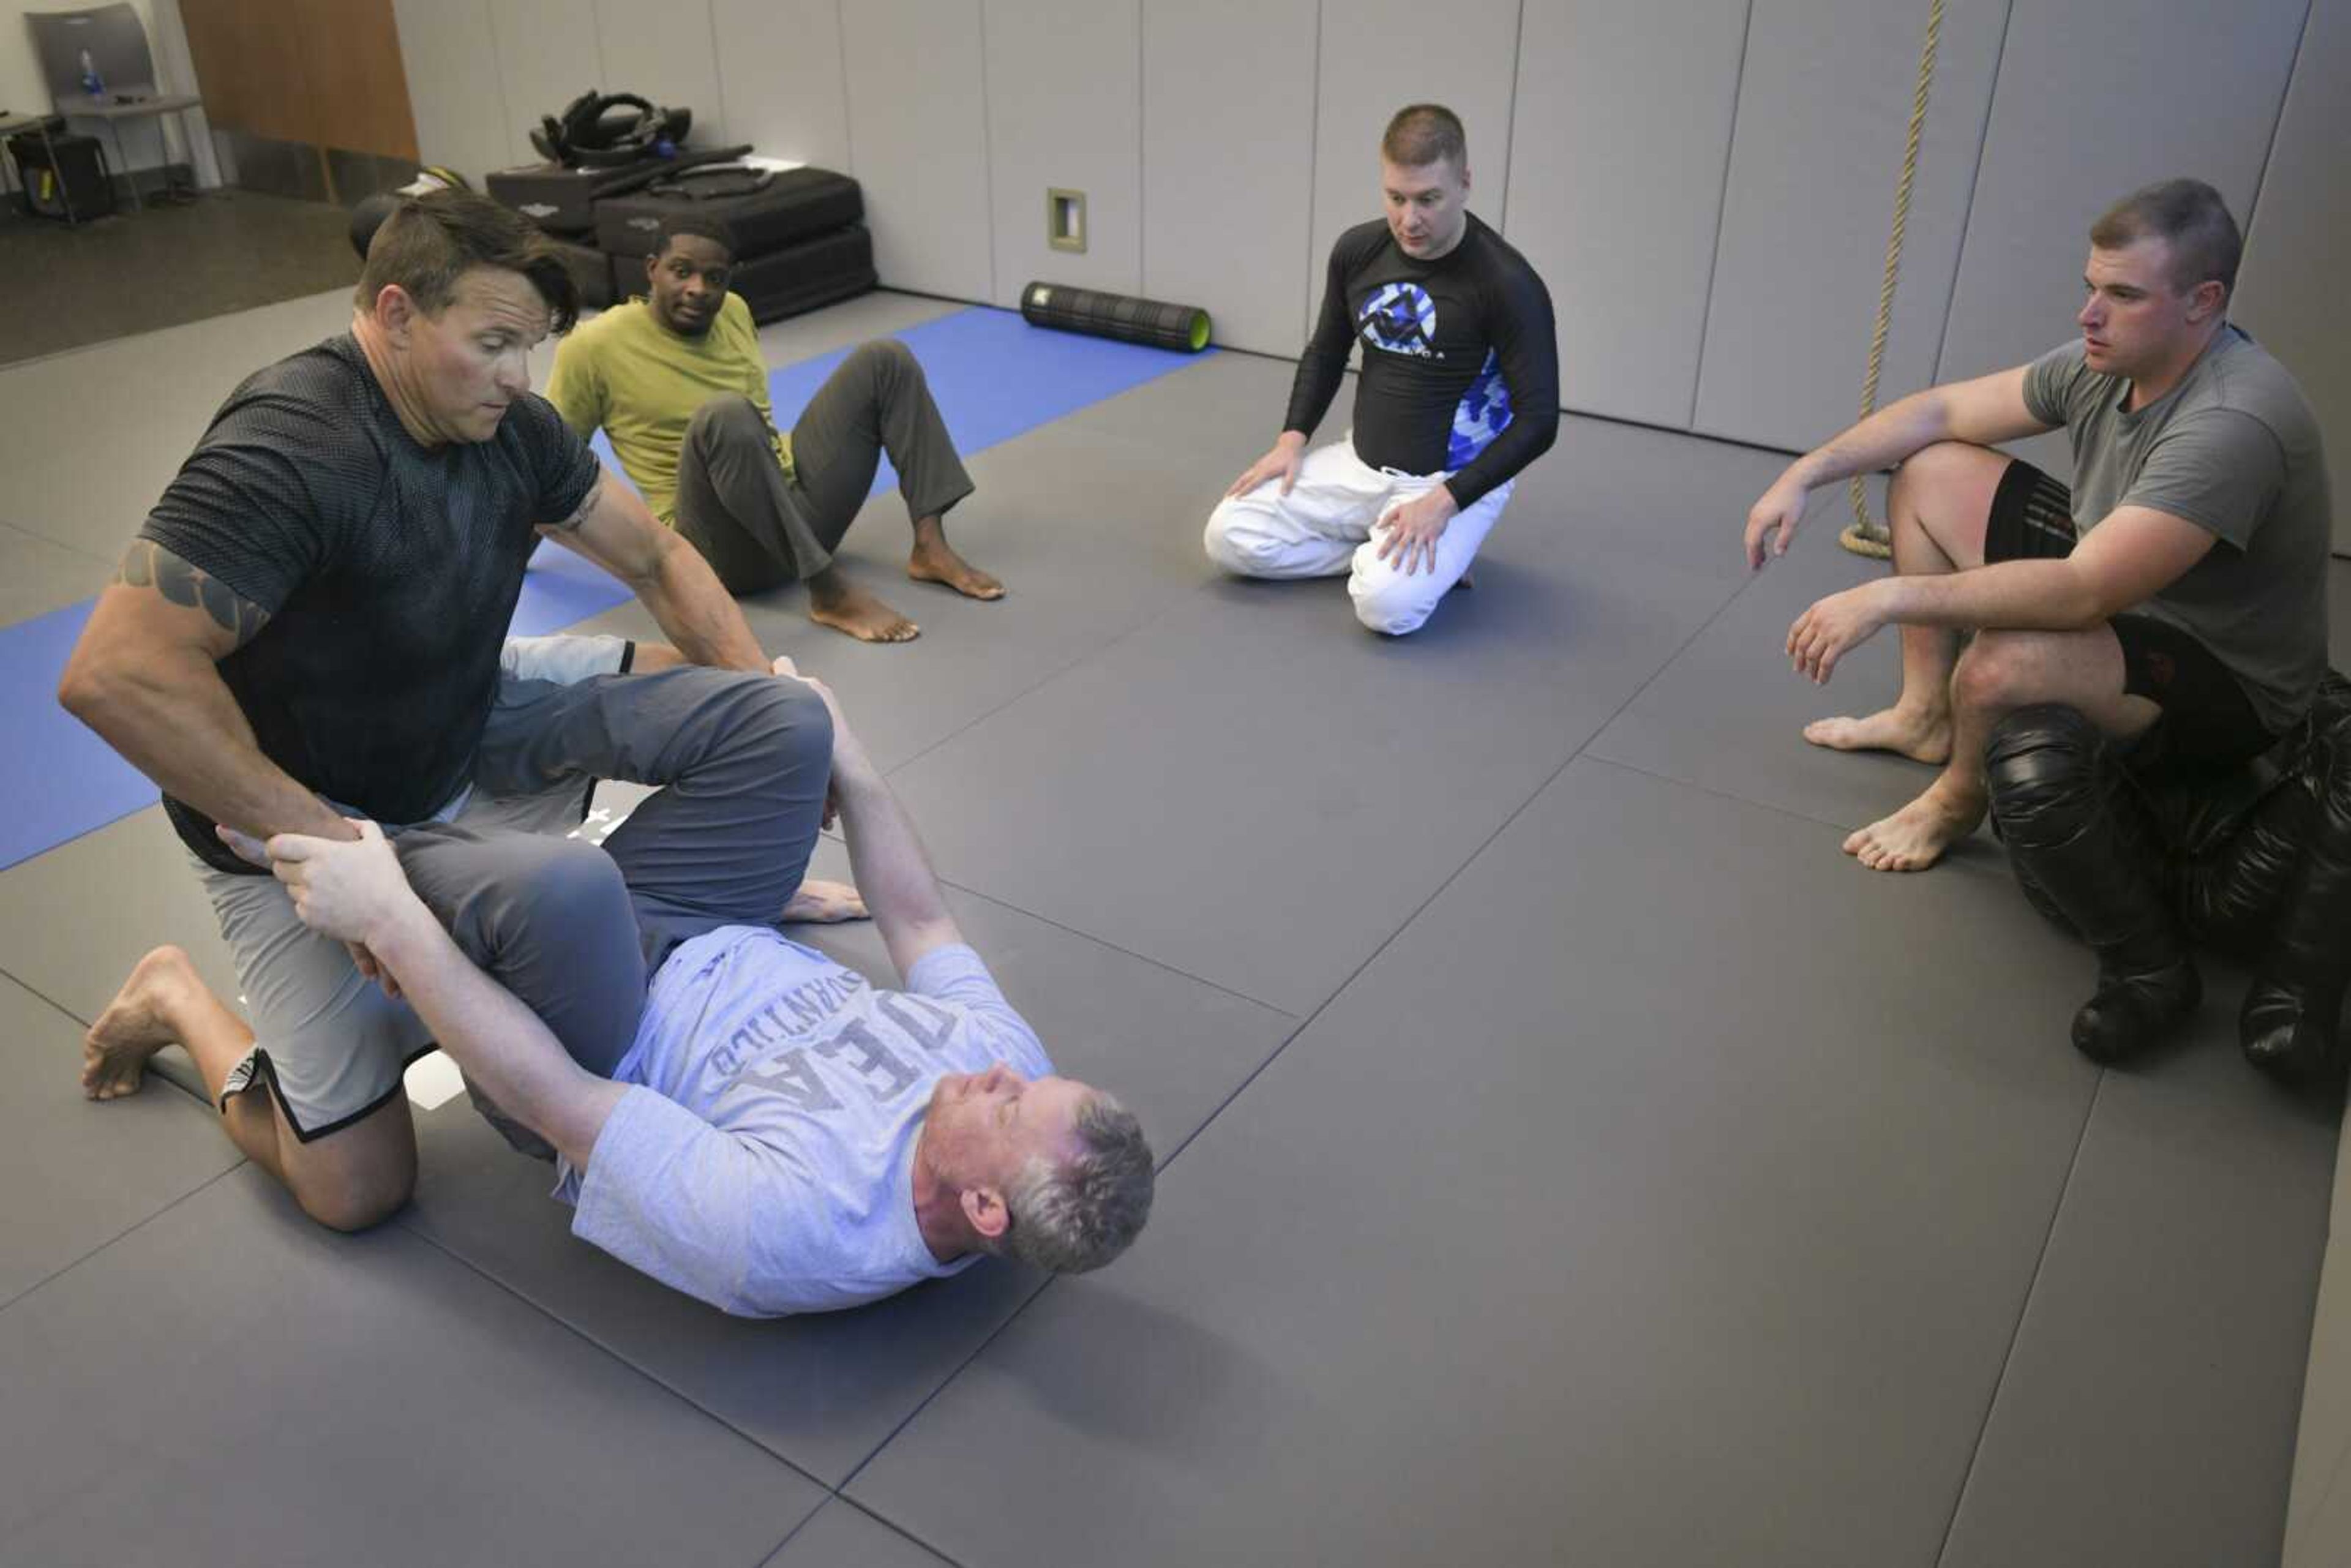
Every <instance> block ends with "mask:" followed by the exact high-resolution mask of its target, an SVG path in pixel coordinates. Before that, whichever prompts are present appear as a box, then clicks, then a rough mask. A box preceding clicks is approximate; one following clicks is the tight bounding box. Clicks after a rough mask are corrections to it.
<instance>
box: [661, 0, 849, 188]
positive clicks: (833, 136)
mask: <svg viewBox="0 0 2351 1568" xmlns="http://www.w3.org/2000/svg"><path fill="white" fill-rule="evenodd" d="M710 20H711V29H712V32H713V33H714V34H715V35H716V38H717V42H718V85H719V89H720V92H721V93H722V94H723V95H724V97H725V99H726V132H727V140H728V141H748V142H750V143H751V145H752V146H753V147H754V148H756V149H758V151H759V152H764V153H766V154H768V155H769V156H770V157H776V158H797V159H799V161H800V162H803V163H814V164H817V165H818V166H819V167H820V168H826V169H847V168H848V167H849V162H850V160H849V99H848V96H847V88H846V86H845V85H844V84H843V82H842V80H841V5H840V4H839V0H711V5H710ZM695 140H696V141H709V140H710V138H708V137H706V136H703V135H701V134H699V133H696V136H695Z"/></svg>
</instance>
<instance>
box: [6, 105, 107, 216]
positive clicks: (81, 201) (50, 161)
mask: <svg viewBox="0 0 2351 1568" xmlns="http://www.w3.org/2000/svg"><path fill="white" fill-rule="evenodd" d="M64 125H65V122H64V121H63V120H52V121H50V130H49V134H48V136H47V138H46V139H44V138H43V137H42V135H41V133H40V132H39V131H18V132H17V133H16V135H14V136H11V137H10V138H8V152H9V155H10V157H12V158H13V159H15V161H16V183H17V185H18V187H19V188H20V189H21V190H22V191H23V193H24V194H23V195H22V196H21V197H19V198H18V200H19V202H20V203H21V204H22V205H23V207H24V209H25V211H26V212H27V213H30V214H33V215H34V216H36V217H43V218H64V217H67V216H68V215H70V216H71V217H73V218H74V219H75V220H76V221H79V220H81V219H84V218H97V217H104V216H105V215H106V214H109V213H110V212H112V211H114V182H113V181H111V180H110V179H108V178H107V177H106V160H105V159H104V158H103V157H102V156H101V155H100V154H99V150H98V138H96V137H95V136H69V135H67V134H66V133H65V130H64ZM68 200H70V201H71V203H72V207H71V209H70V214H69V213H68V207H67V203H68Z"/></svg>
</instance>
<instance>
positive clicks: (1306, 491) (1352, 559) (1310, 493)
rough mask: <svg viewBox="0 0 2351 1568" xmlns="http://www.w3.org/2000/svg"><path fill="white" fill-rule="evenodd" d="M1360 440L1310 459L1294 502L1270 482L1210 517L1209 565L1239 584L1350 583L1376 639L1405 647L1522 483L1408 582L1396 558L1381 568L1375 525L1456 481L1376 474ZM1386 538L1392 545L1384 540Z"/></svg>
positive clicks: (1468, 518) (1497, 494) (1493, 498)
mask: <svg viewBox="0 0 2351 1568" xmlns="http://www.w3.org/2000/svg"><path fill="white" fill-rule="evenodd" d="M1353 435H1354V433H1353V431H1350V432H1349V433H1348V434H1347V435H1346V436H1344V437H1343V438H1342V439H1340V440H1338V441H1335V442H1333V443H1332V444H1330V445H1328V446H1321V447H1317V448H1315V449H1314V450H1313V451H1311V452H1309V453H1308V454H1307V455H1306V457H1305V461H1303V462H1302V463H1301V464H1300V465H1299V468H1298V483H1297V484H1296V485H1295V486H1291V488H1290V494H1289V495H1287V496H1285V495H1283V494H1282V493H1281V481H1280V480H1279V479H1269V480H1267V481H1266V482H1265V483H1264V484H1262V485H1259V486H1258V487H1257V488H1256V489H1254V490H1251V491H1249V493H1248V494H1247V495H1244V496H1232V497H1226V498H1225V499H1224V500H1222V501H1220V502H1218V503H1217V509H1216V510H1215V511H1213V512H1211V513H1209V514H1208V530H1207V539H1206V543H1207V549H1208V559H1210V560H1212V561H1215V562H1216V563H1217V565H1218V566H1220V567H1222V568H1224V569H1225V570H1227V571H1229V572H1233V573H1235V574H1237V575H1238V576H1241V577H1335V576H1337V575H1338V574H1339V573H1340V572H1342V571H1344V572H1346V573H1347V596H1348V597H1349V598H1350V599H1353V601H1355V619H1357V620H1358V621H1361V622H1363V623H1364V625H1366V626H1368V627H1370V628H1371V629H1372V630H1373V631H1374V632H1385V633H1386V634H1387V635H1389V636H1391V637H1401V636H1403V635H1405V633H1406V632H1416V631H1418V630H1419V629H1420V625H1421V622H1425V621H1426V620H1427V619H1428V617H1429V615H1430V614H1431V613H1432V612H1434V611H1435V610H1436V609H1437V601H1440V600H1442V599H1443V598H1444V597H1445V596H1446V594H1447V592H1448V591H1451V589H1452V587H1453V585H1454V584H1455V583H1457V582H1458V581H1460V580H1461V574H1462V573H1464V572H1466V571H1468V570H1469V563H1470V561H1471V560H1472V559H1474V558H1475V557H1476V556H1477V554H1478V547H1479V545H1481V544H1483V543H1484V542H1485V540H1486V530H1487V529H1489V528H1492V527H1493V526H1494V519H1495V518H1497V517H1500V516H1501V515H1502V507H1504V506H1505V505H1506V504H1507V503H1508V502H1509V501H1510V489H1511V486H1512V485H1514V484H1516V483H1517V481H1515V480H1510V481H1506V482H1505V483H1503V484H1500V485H1498V486H1495V487H1494V488H1493V489H1491V490H1489V491H1487V492H1486V494H1484V495H1483V496H1480V497H1479V498H1478V500H1477V503H1476V504H1475V505H1473V506H1470V507H1465V508H1463V509H1462V510H1461V511H1459V512H1458V513H1456V514H1455V515H1454V517H1453V520H1452V521H1451V522H1449V523H1447V524H1446V525H1445V532H1444V533H1443V534H1441V535H1439V536H1438V537H1437V566H1436V570H1433V571H1432V570H1429V569H1428V568H1427V567H1426V566H1424V567H1422V568H1421V570H1419V571H1417V572H1416V573H1415V574H1414V575H1412V576H1410V577H1406V576H1405V574H1404V573H1403V571H1401V570H1398V566H1399V563H1398V562H1397V561H1396V559H1395V558H1394V557H1393V556H1391V557H1390V559H1386V560H1382V559H1379V545H1380V541H1379V539H1378V538H1374V536H1373V533H1372V525H1373V524H1374V523H1375V522H1377V521H1379V518H1380V514H1381V513H1383V512H1384V511H1386V510H1387V509H1388V507H1390V506H1391V505H1393V504H1395V503H1396V502H1399V501H1410V500H1415V499H1416V498H1418V497H1421V496H1425V495H1426V494H1427V493H1428V492H1429V490H1430V489H1432V488H1434V487H1435V486H1437V485H1440V484H1442V483H1444V481H1445V480H1446V479H1447V478H1449V477H1450V476H1449V475H1446V474H1404V473H1399V472H1397V471H1396V470H1395V469H1393V468H1374V467H1372V466H1371V465H1369V464H1366V463H1365V462H1364V460H1363V459H1362V458H1360V457H1358V456H1356V455H1355V444H1354V440H1353ZM1382 537H1384V536H1382Z"/></svg>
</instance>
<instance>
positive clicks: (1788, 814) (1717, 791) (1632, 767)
mask: <svg viewBox="0 0 2351 1568" xmlns="http://www.w3.org/2000/svg"><path fill="white" fill-rule="evenodd" d="M1585 760H1587V761H1591V762H1596V763H1599V764H1600V765H1601V766H1602V767H1604V768H1622V769H1623V770H1624V771H1625V772H1627V773H1637V774H1639V775H1640V776H1641V777H1642V778H1644V779H1656V781H1657V782H1658V783H1660V784H1671V785H1674V786H1676V787H1677V788H1678V789H1692V790H1696V791H1697V792H1698V794H1701V795H1707V796H1710V797H1712V798H1713V799H1715V800H1725V801H1728V802H1729V803H1730V804H1731V805H1734V806H1751V807H1753V808H1754V809H1755V810H1759V811H1769V812H1771V814H1772V815H1773V816H1775V817H1785V818H1786V819H1787V820H1788V821H1792V822H1802V823H1805V824H1807V825H1809V826H1811V827H1815V828H1827V829H1829V830H1830V831H1833V832H1841V833H1850V832H1852V831H1854V827H1855V825H1854V824H1853V823H1851V822H1835V821H1830V820H1829V819H1828V818H1826V817H1815V816H1813V814H1812V813H1811V812H1809V811H1799V810H1796V809H1795V808H1794V807H1792V806H1782V805H1780V804H1778V803H1776V802H1774V801H1771V800H1749V799H1748V798H1747V797H1746V796H1744V795H1740V794H1737V793H1734V792H1733V791H1731V790H1729V789H1722V788H1720V787H1719V786H1718V785H1713V784H1699V783H1697V782H1695V781H1693V780H1691V779H1677V778H1675V777H1674V776H1673V775H1672V774H1670V773H1660V772H1658V771H1657V770H1656V768H1644V767H1642V766H1641V765H1640V764H1639V763H1637V762H1626V761H1625V760H1623V759H1622V758H1614V757H1609V756H1605V755H1604V754H1602V753H1600V752H1597V751H1594V752H1591V753H1589V754H1588V755H1586V756H1585ZM1960 842H1961V843H1965V842H1966V840H1965V839H1962V840H1961V841H1960Z"/></svg>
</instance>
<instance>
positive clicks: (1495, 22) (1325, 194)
mask: <svg viewBox="0 0 2351 1568" xmlns="http://www.w3.org/2000/svg"><path fill="white" fill-rule="evenodd" d="M1518 40H1519V0H1457V3H1456V4H1455V5H1451V6H1449V7H1447V9H1446V10H1444V11H1442V12H1437V11H1433V10H1431V9H1430V8H1429V7H1428V6H1426V5H1415V4H1412V3H1411V0H1323V5H1322V66H1321V70H1320V72H1319V74H1318V76H1317V78H1316V80H1317V86H1316V89H1315V115H1314V228H1313V235H1314V243H1313V246H1312V249H1311V253H1310V254H1311V256H1312V257H1313V263H1312V265H1313V273H1312V280H1311V296H1312V298H1311V302H1310V303H1309V304H1308V306H1307V307H1306V314H1305V316H1304V318H1303V319H1304V320H1305V322H1306V324H1307V325H1308V326H1309V327H1310V328H1311V325H1312V322H1313V310H1314V308H1315V307H1316V306H1319V305H1320V304H1321V303H1322V276H1323V265H1324V263H1325V262H1327V261H1328V260H1329V258H1330V255H1331V246H1332V242H1333V241H1335V240H1336V239H1337V238H1338V237H1339V235H1341V234H1342V233H1343V232H1344V231H1345V230H1347V229H1349V228H1352V227H1353V226H1354V225H1357V224H1360V223H1364V222H1365V221H1367V220H1369V219H1372V218H1376V217H1378V216H1379V215H1380V205H1381V204H1380V132H1381V131H1384V130H1385V129H1386V128H1387V123H1388V117H1389V116H1390V115H1392V114H1394V113H1395V111H1396V110H1399V109H1402V108H1403V107H1404V106H1405V104H1407V103H1413V102H1419V101H1427V100H1432V99H1433V100H1434V101H1436V102H1438V103H1442V104H1445V105H1447V107H1449V108H1450V109H1452V110H1453V111H1454V112H1455V113H1457V114H1458V115H1460V116H1461V120H1462V124H1463V125H1464V126H1465V127H1466V128H1467V130H1468V133H1469V173H1470V179H1471V181H1472V184H1473V188H1472V190H1471V193H1470V197H1469V207H1470V210H1471V211H1472V212H1474V213H1476V214H1478V215H1479V217H1481V218H1483V219H1485V220H1486V221H1487V222H1488V223H1489V224H1494V225H1498V226H1499V224H1500V223H1501V220H1502V196H1503V193H1504V192H1505V191H1506V190H1507V189H1508V187H1509V184H1510V89H1511V85H1512V77H1513V66H1514V62H1515V60H1516V58H1517V53H1518ZM1554 287H1556V285H1554ZM1291 352H1293V353H1294V352H1296V350H1294V349H1293V350H1291ZM1337 433H1338V432H1337V427H1336V426H1335V425H1334V426H1333V427H1332V429H1331V430H1330V431H1329V432H1327V434H1333V435H1335V434H1337Z"/></svg>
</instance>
